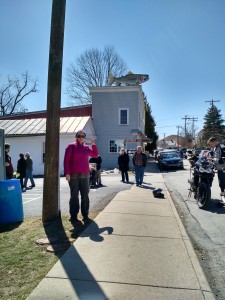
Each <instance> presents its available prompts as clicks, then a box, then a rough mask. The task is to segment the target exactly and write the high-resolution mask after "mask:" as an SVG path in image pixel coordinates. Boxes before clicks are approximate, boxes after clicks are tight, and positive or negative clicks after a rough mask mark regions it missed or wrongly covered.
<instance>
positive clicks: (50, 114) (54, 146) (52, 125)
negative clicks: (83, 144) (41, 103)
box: [42, 0, 66, 222]
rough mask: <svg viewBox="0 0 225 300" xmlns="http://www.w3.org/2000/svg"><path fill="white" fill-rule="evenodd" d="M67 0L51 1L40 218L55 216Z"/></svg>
mask: <svg viewBox="0 0 225 300" xmlns="http://www.w3.org/2000/svg"><path fill="white" fill-rule="evenodd" d="M65 10H66V0H53V1H52V18H51V36H50V50H49V65H48V92H47V119H46V138H45V169H44V191H43V210H42V221H43V222H47V221H51V220H54V219H56V218H57V217H59V215H60V209H59V129H60V105H61V84H62V58H63V39H64V23H65Z"/></svg>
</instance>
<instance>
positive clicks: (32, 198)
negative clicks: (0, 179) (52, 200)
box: [23, 196, 43, 204]
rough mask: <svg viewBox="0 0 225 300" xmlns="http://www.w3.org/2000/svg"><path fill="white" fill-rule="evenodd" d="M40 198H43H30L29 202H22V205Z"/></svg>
mask: <svg viewBox="0 0 225 300" xmlns="http://www.w3.org/2000/svg"><path fill="white" fill-rule="evenodd" d="M40 198H43V197H42V196H41V197H37V198H32V199H31V200H28V201H24V202H23V204H26V203H29V202H32V201H35V200H38V199H40Z"/></svg>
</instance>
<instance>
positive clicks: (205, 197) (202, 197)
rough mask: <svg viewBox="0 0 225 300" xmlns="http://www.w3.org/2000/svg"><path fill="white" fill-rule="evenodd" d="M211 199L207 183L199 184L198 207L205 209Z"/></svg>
mask: <svg viewBox="0 0 225 300" xmlns="http://www.w3.org/2000/svg"><path fill="white" fill-rule="evenodd" d="M210 199H211V189H210V186H209V184H208V183H205V182H200V183H199V186H198V190H197V203H198V207H199V208H201V209H205V208H206V207H207V205H208V203H209V200H210Z"/></svg>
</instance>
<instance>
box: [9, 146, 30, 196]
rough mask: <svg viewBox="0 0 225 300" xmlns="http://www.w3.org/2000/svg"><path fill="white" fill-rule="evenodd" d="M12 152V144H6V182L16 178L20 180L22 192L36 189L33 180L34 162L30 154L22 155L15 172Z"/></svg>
mask: <svg viewBox="0 0 225 300" xmlns="http://www.w3.org/2000/svg"><path fill="white" fill-rule="evenodd" d="M9 152H10V144H5V175H6V180H9V179H13V178H14V177H16V178H18V179H19V180H20V186H21V190H22V191H24V190H27V189H28V188H33V187H35V182H34V178H33V160H32V158H31V156H30V153H29V152H26V153H20V154H19V160H18V161H17V168H16V169H15V170H14V167H13V164H12V159H11V156H10V155H9ZM28 180H30V183H31V185H30V186H29V187H28V186H27V183H28Z"/></svg>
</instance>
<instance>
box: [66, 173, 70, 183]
mask: <svg viewBox="0 0 225 300" xmlns="http://www.w3.org/2000/svg"><path fill="white" fill-rule="evenodd" d="M66 180H67V181H68V182H70V174H66Z"/></svg>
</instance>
